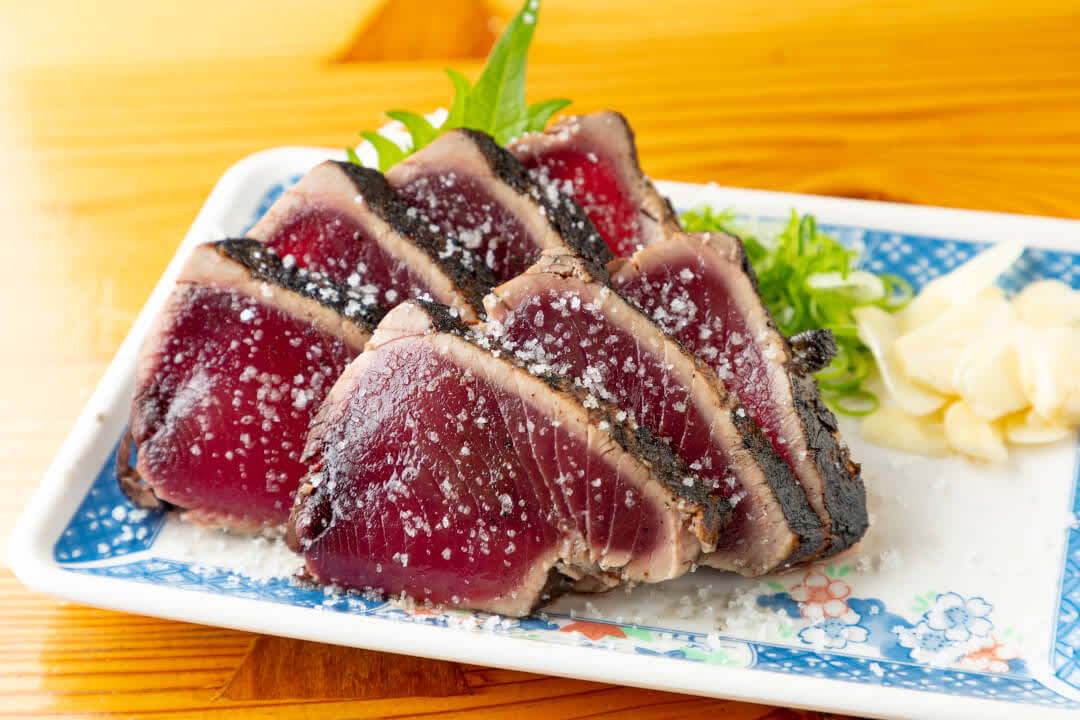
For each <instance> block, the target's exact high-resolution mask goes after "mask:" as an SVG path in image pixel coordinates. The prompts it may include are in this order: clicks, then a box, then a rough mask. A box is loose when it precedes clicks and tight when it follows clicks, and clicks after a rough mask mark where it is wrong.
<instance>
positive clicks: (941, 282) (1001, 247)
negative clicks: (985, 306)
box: [900, 241, 1024, 332]
mask: <svg viewBox="0 0 1080 720" xmlns="http://www.w3.org/2000/svg"><path fill="white" fill-rule="evenodd" d="M1023 253H1024V243H1022V242H1020V241H1011V242H1003V243H999V244H997V245H994V246H993V247H990V248H988V249H986V250H983V251H982V252H981V253H979V254H978V255H976V256H975V257H973V258H971V259H970V260H968V261H967V262H965V263H964V264H963V265H960V266H959V267H957V268H956V269H955V270H953V271H952V272H949V273H947V274H945V275H942V276H941V277H939V278H937V279H936V280H932V281H931V282H929V283H927V284H926V286H925V287H923V289H922V290H920V291H919V294H918V295H916V296H915V299H914V300H912V301H911V303H910V304H908V306H907V307H906V308H904V309H903V310H902V311H901V312H900V327H901V328H902V330H903V331H904V332H907V331H909V330H912V329H914V328H917V327H921V326H923V325H925V324H927V323H929V322H931V321H932V320H933V319H934V318H936V317H937V316H938V315H939V314H940V313H941V312H943V311H944V310H946V309H947V308H948V307H949V306H950V305H956V304H962V303H966V302H968V301H970V300H973V299H975V298H976V297H977V296H978V295H979V294H980V293H982V292H983V291H984V290H986V289H987V288H988V287H991V286H992V285H993V284H994V281H995V280H997V278H998V276H999V275H1001V273H1003V272H1005V271H1006V270H1008V269H1009V266H1011V265H1012V264H1013V263H1014V262H1016V261H1017V260H1018V259H1019V258H1020V256H1021V255H1023Z"/></svg>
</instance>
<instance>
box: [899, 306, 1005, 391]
mask: <svg viewBox="0 0 1080 720" xmlns="http://www.w3.org/2000/svg"><path fill="white" fill-rule="evenodd" d="M1015 322H1016V313H1015V311H1014V310H1013V309H1012V306H1011V305H1010V304H1009V303H1008V302H1006V301H1005V300H1004V299H1001V298H999V297H993V296H989V297H981V298H976V299H974V300H969V301H967V302H963V303H960V304H958V305H954V306H952V307H950V308H949V309H948V310H946V311H944V312H943V313H941V315H940V316H938V317H937V318H936V319H935V320H933V321H931V322H929V323H927V324H926V325H923V326H922V327H919V328H916V329H914V330H912V331H910V332H908V333H906V334H904V335H901V336H900V337H899V338H897V340H896V345H895V349H896V350H895V351H896V357H897V360H898V361H899V364H900V367H901V368H902V369H903V371H904V372H905V373H906V374H907V375H908V377H910V378H911V379H912V380H914V381H915V382H917V383H920V384H922V385H925V386H926V387H928V388H930V389H932V390H935V391H937V392H939V393H942V394H945V395H959V394H960V388H959V387H958V386H957V383H956V379H957V370H958V368H959V365H960V362H961V360H963V359H964V357H965V356H966V351H967V348H968V347H969V346H971V345H972V344H974V343H975V342H977V341H978V340H980V339H981V338H984V337H987V336H989V335H992V334H995V333H1002V332H1008V331H1011V329H1012V328H1013V327H1014V325H1015Z"/></svg>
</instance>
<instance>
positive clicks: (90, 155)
mask: <svg viewBox="0 0 1080 720" xmlns="http://www.w3.org/2000/svg"><path fill="white" fill-rule="evenodd" d="M512 4H515V3H507V2H502V1H501V0H500V1H492V2H475V3H468V2H461V3H454V4H447V7H446V8H442V7H441V6H440V5H439V4H436V3H423V2H410V1H407V0H400V1H399V2H397V3H396V4H391V3H387V2H379V1H378V0H348V1H347V2H346V0H335V2H326V3H311V2H300V1H299V0H278V1H277V2H271V3H266V2H258V3H257V2H254V1H253V0H213V1H211V0H187V1H186V2H184V3H179V4H171V3H146V2H139V1H138V0H98V1H97V2H94V3H73V2H69V1H65V0H38V1H36V2H33V3H28V2H20V1H19V0H0V211H2V215H0V216H2V217H3V218H4V220H5V223H4V229H5V231H6V232H5V233H4V235H5V237H4V243H3V248H4V251H5V255H6V259H5V265H6V268H5V272H4V273H3V276H2V277H3V280H2V282H0V308H2V310H3V311H2V313H0V342H2V346H3V353H2V355H0V437H2V439H3V441H2V443H0V489H2V490H3V491H4V493H5V497H7V502H5V503H3V504H2V505H0V543H3V547H4V549H5V552H4V553H3V558H4V560H3V563H4V565H3V566H2V567H0V626H2V627H3V628H4V632H3V633H2V634H0V715H9V716H17V717H26V716H35V717H37V716H69V715H72V714H86V715H108V714H114V715H116V716H138V717H143V716H150V715H154V716H158V715H163V716H167V717H188V716H197V717H211V716H214V717H217V716H220V717H229V718H235V717H259V718H266V717H277V716H282V717H301V718H303V717H311V718H327V717H411V716H419V715H424V716H437V717H440V718H441V717H457V716H471V717H483V716H492V717H505V716H507V715H509V714H511V713H513V714H514V715H516V716H519V717H538V718H540V717H542V718H545V720H547V719H551V718H570V717H602V718H623V717H635V716H638V715H645V714H647V715H648V716H649V717H650V718H652V719H653V720H657V719H659V718H669V717H670V718H693V717H709V718H724V719H725V720H733V719H736V718H747V719H749V718H764V717H769V718H777V719H779V718H799V717H814V716H816V714H812V713H802V712H796V711H790V710H783V709H775V708H766V707H763V706H756V705H747V704H742V703H735V702H725V701H718V700H705V699H699V698H689V697H684V696H678V695H671V694H666V693H659V692H652V691H645V690H637V689H629V688H617V687H611V686H606V685H599V684H595V683H587V682H581V681H574V680H564V679H557V678H548V677H542V676H534V675H527V674H523V673H514V672H508V671H502V670H493V669H488V668H481V667H470V666H456V665H451V664H445V663H428V662H425V661H418V660H409V659H404V658H400V657H396V656H392V655H384V654H378V653H365V652H362V651H353V650H344V649H339V648H332V647H328V646H319V645H307V646H303V647H299V646H297V644H295V643H292V642H291V641H279V640H275V639H268V638H256V637H254V636H252V635H249V634H245V633H238V632H232V631H227V630H220V629H215V628H207V627H199V626H193V625H185V624H182V623H174V622H165V621H160V620H153V619H148V618H141V617H135V616H130V615H123V614H119V613H113V612H107V611H102V610H95V609H90V608H85V607H78V606H73V605H68V604H65V603H61V602H58V601H56V600H53V599H51V598H48V597H44V596H41V595H38V594H35V593H32V592H30V591H28V590H26V589H25V588H23V587H22V586H21V585H20V584H19V583H18V581H17V580H15V579H14V577H13V576H12V575H11V573H10V570H9V569H8V564H7V560H6V558H7V553H6V547H7V538H8V535H9V534H10V530H11V527H12V525H13V523H14V520H15V517H16V515H17V514H18V513H19V512H20V511H21V509H22V507H23V506H24V505H25V503H26V500H27V499H28V497H29V495H30V493H31V491H32V490H33V488H34V487H35V485H36V483H37V481H38V479H39V478H40V476H41V475H42V473H43V472H44V469H45V467H46V465H47V464H48V462H49V461H50V459H51V457H52V455H53V453H54V452H55V451H56V448H57V447H58V446H59V444H60V442H61V440H62V438H63V436H64V435H65V434H66V432H67V431H68V429H69V428H70V426H71V423H72V422H73V420H74V418H75V415H76V414H77V412H78V411H79V409H80V407H81V406H82V404H83V403H84V402H85V400H86V398H87V397H88V395H89V393H90V391H91V390H92V388H93V386H94V384H95V383H96V382H97V380H98V379H99V377H100V376H101V373H102V372H103V370H104V367H105V365H106V363H107V362H108V360H109V359H110V357H111V356H112V354H113V352H115V350H116V347H117V346H118V345H119V343H120V341H121V339H122V338H123V336H124V335H125V334H126V332H127V331H128V329H129V327H130V325H131V322H132V320H133V318H134V316H135V314H136V312H137V311H138V309H139V308H140V307H141V306H142V304H143V303H144V302H145V300H146V298H147V296H148V294H149V292H150V289H151V288H152V287H153V285H154V283H155V282H156V281H157V278H158V276H159V275H160V273H161V271H162V270H163V268H164V267H165V264H166V263H167V261H168V259H169V258H170V257H171V256H172V254H173V252H174V251H175V249H176V247H177V245H178V244H179V242H180V240H181V238H182V237H183V235H184V232H185V231H186V229H187V227H188V226H189V225H190V223H191V221H192V220H193V218H194V217H195V214H196V212H197V211H198V209H199V207H200V205H201V204H202V202H203V200H204V199H205V197H206V195H207V193H208V192H209V190H210V188H211V187H212V186H213V184H214V182H215V181H216V180H217V179H218V177H219V176H220V175H221V173H222V172H223V171H224V170H225V169H226V168H228V167H229V166H230V165H231V164H233V163H235V162H236V161H237V160H239V159H240V158H242V157H244V156H245V155H247V154H249V153H251V152H254V151H257V150H260V149H264V148H268V147H274V146H279V145H289V144H304V145H330V146H341V145H343V144H345V143H347V142H352V141H355V139H356V136H355V132H356V131H357V130H360V129H364V128H371V127H376V126H378V125H379V124H381V122H382V117H381V112H382V111H383V110H386V109H390V108H395V107H406V108H414V109H419V110H423V109H429V108H434V107H437V106H439V105H441V104H445V103H446V102H447V100H448V96H449V93H448V88H449V85H448V82H447V81H446V79H445V77H444V75H443V73H442V68H443V67H444V66H445V65H446V64H447V63H446V62H445V61H443V60H441V58H450V57H456V58H459V59H456V60H454V61H453V65H454V67H457V68H460V69H461V70H463V71H465V72H466V73H467V74H475V72H476V71H477V69H478V68H479V66H480V57H479V56H480V55H482V53H483V48H485V47H486V46H487V43H489V42H490V38H491V37H492V33H493V32H495V31H497V30H498V28H499V27H500V23H501V22H505V18H506V17H507V15H508V13H509V11H510V10H511V5H512ZM436 8H440V9H436ZM472 17H480V18H483V17H488V18H489V20H488V22H487V23H485V24H484V25H483V26H481V27H476V28H475V29H474V30H472V31H471V34H470V33H469V32H467V31H466V30H465V29H464V28H465V23H464V22H463V18H472ZM1078 37H1080V5H1078V4H1077V3H1076V1H1075V0H1029V1H1028V2H1024V3H1019V2H1004V1H1002V0H955V1H953V2H948V3H941V2H933V1H932V0H892V1H889V2H886V1H883V0H882V1H871V0H804V1H802V2H799V1H797V0H793V1H791V2H782V1H781V0H763V1H760V2H753V3H746V2H735V0H719V1H717V0H667V1H666V2H664V3H661V4H656V3H649V2H643V1H641V0H597V1H596V2H587V1H586V0H546V2H545V7H544V9H543V13H542V17H541V22H540V26H539V29H538V31H537V35H536V44H535V48H534V53H533V59H532V63H531V65H530V71H529V88H530V96H531V97H533V98H541V97H545V96H554V95H561V96H566V97H570V98H573V99H574V101H575V104H574V106H573V109H574V110H577V111H587V110H592V109H597V108H602V107H612V108H616V109H619V110H621V111H623V112H624V113H626V114H627V115H628V117H629V118H630V121H631V123H632V124H633V126H634V128H635V129H636V131H637V133H638V140H639V146H640V152H641V156H642V161H643V164H644V165H645V167H646V170H647V171H648V172H649V173H650V174H652V175H653V176H655V177H662V178H669V179H677V180H693V181H717V182H719V183H722V184H729V185H740V186H747V187H757V188H769V189H782V190H793V191H800V192H810V193H822V194H837V195H847V196H854V197H869V198H883V199H889V200H897V201H902V202H913V203H930V204H937V205H949V206H956V207H968V208H980V209H989V210H1001V211H1008V212H1021V213H1034V214H1048V215H1062V216H1066V217H1080V43H1078V42H1077V38H1078ZM417 38H424V41H423V42H418V41H417ZM470 58H472V59H470ZM335 675H340V676H341V679H340V682H335V677H334V676H335ZM358 698H359V699H358ZM790 702H791V704H792V705H797V704H798V703H799V698H797V697H792V698H790Z"/></svg>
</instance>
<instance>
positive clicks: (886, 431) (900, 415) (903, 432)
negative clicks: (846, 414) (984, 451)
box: [860, 406, 949, 457]
mask: <svg viewBox="0 0 1080 720" xmlns="http://www.w3.org/2000/svg"><path fill="white" fill-rule="evenodd" d="M860 429H861V431H862V436H863V437H864V438H866V439H867V440H869V441H870V442H872V443H874V444H876V445H882V446H884V447H889V448H892V449H894V450H902V451H903V452H909V453H913V454H916V455H929V456H931V457H941V456H943V455H948V454H949V445H948V443H946V442H945V429H944V427H943V425H942V423H941V421H940V420H931V419H930V418H926V417H915V416H914V415H909V414H908V413H906V412H904V411H903V410H902V409H900V408H898V407H891V406H889V407H883V408H880V409H879V410H875V411H874V412H872V413H870V414H869V415H867V416H866V417H865V418H863V421H862V425H861V426H860Z"/></svg>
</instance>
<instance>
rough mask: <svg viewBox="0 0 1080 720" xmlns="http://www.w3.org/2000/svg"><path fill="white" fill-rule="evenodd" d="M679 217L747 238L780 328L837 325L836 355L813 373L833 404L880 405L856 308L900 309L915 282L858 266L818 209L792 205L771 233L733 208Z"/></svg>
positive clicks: (865, 409)
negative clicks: (748, 223) (761, 232)
mask: <svg viewBox="0 0 1080 720" xmlns="http://www.w3.org/2000/svg"><path fill="white" fill-rule="evenodd" d="M681 219H682V223H683V227H685V228H686V229H687V230H688V231H690V232H717V231H721V232H728V233H732V234H734V235H738V236H739V237H741V238H742V241H743V245H744V246H745V247H746V256H747V258H748V259H749V260H750V264H751V265H752V266H753V268H754V272H755V274H756V275H757V279H758V289H759V290H760V291H761V297H762V299H763V300H764V301H765V306H766V307H767V308H769V311H770V312H771V313H772V314H773V317H774V318H775V319H776V324H777V327H778V328H779V329H780V331H781V332H782V333H784V334H785V335H787V336H788V337H790V336H792V335H794V334H796V333H800V332H803V331H805V330H817V329H819V328H828V329H830V330H832V332H833V335H834V336H835V338H836V346H837V353H836V357H835V358H833V361H832V363H831V364H830V365H829V367H827V368H824V369H823V370H821V371H820V372H818V373H817V374H816V375H815V378H816V379H817V381H818V386H819V387H820V388H821V394H822V396H823V397H824V398H825V400H826V402H828V403H829V405H831V406H832V408H833V409H834V410H836V411H837V412H839V413H843V414H845V415H855V416H861V415H868V414H870V413H871V412H873V411H874V410H876V409H877V407H878V398H877V396H876V395H875V394H874V393H872V392H870V391H869V390H865V389H863V387H862V384H863V381H864V380H866V378H867V377H869V376H870V372H871V370H872V369H873V366H874V357H873V355H872V354H871V353H870V349H869V348H867V347H866V346H865V345H864V344H863V343H862V341H861V340H859V336H858V333H857V332H856V329H855V317H854V315H853V314H852V311H853V310H854V309H855V308H856V307H859V306H860V305H877V306H878V307H881V308H884V309H885V310H888V311H889V312H895V311H896V310H899V309H900V308H902V307H904V305H906V304H907V303H908V301H909V300H910V299H911V297H912V294H913V292H912V288H911V284H910V283H908V282H907V281H906V280H904V279H903V278H900V277H897V276H895V275H888V274H881V275H878V274H875V273H871V272H867V271H865V270H860V269H858V267H857V264H856V263H857V261H858V253H857V252H856V251H855V250H852V249H850V248H847V247H845V246H844V245H842V244H841V243H840V242H839V241H838V240H836V239H835V238H833V237H831V236H829V235H827V234H826V233H824V232H822V231H821V229H820V228H819V227H818V226H817V221H816V220H815V219H814V217H813V216H812V215H804V216H802V217H800V216H799V215H798V214H797V213H795V212H792V213H791V218H790V219H789V220H788V222H787V225H785V226H784V229H783V230H781V231H780V232H779V233H778V234H776V236H775V237H771V238H765V237H757V236H755V235H754V234H753V233H750V232H747V231H746V229H745V228H741V227H739V225H738V223H737V222H736V218H735V213H734V212H732V211H731V210H725V211H724V212H716V211H714V210H713V209H712V208H709V207H703V208H699V209H697V210H692V211H689V212H686V213H683V215H682V218H681Z"/></svg>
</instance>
